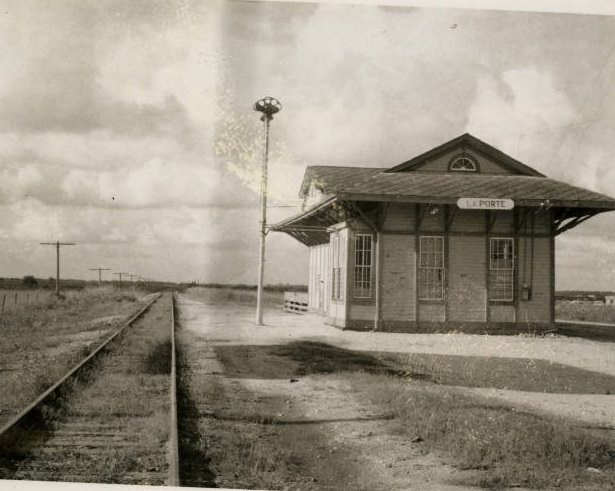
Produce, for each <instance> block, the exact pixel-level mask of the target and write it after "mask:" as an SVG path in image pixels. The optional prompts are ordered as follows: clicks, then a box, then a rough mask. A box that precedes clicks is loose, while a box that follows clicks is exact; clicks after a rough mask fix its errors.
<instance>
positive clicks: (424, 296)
mask: <svg viewBox="0 0 615 491" xmlns="http://www.w3.org/2000/svg"><path fill="white" fill-rule="evenodd" d="M427 240H432V241H433V243H434V247H433V251H431V250H429V251H425V248H426V245H424V244H423V243H424V242H427ZM436 242H440V251H439V252H438V248H437V247H436V245H435V244H436ZM438 255H439V256H440V261H439V263H440V265H439V266H438ZM424 259H426V260H424ZM425 263H427V264H425ZM445 274H446V271H445V268H444V236H442V235H421V236H419V271H418V286H419V300H428V301H442V300H444V275H445ZM424 278H426V281H424ZM430 280H431V281H430ZM438 284H439V285H440V288H439V289H438ZM432 293H433V294H432Z"/></svg>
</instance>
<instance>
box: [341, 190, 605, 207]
mask: <svg viewBox="0 0 615 491" xmlns="http://www.w3.org/2000/svg"><path fill="white" fill-rule="evenodd" d="M337 197H338V198H339V200H340V201H386V202H394V203H427V204H443V205H453V204H454V205H456V204H457V200H458V199H459V198H457V197H453V196H446V197H444V196H410V195H399V194H398V195H395V194H367V193H338V194H337ZM509 199H511V200H513V201H514V203H515V206H527V207H536V208H544V207H545V206H548V207H549V208H582V209H598V210H600V211H610V210H615V204H614V203H613V202H612V201H593V200H592V201H585V200H544V199H543V200H539V199H519V198H509Z"/></svg>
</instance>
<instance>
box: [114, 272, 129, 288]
mask: <svg viewBox="0 0 615 491" xmlns="http://www.w3.org/2000/svg"><path fill="white" fill-rule="evenodd" d="M113 274H116V275H118V276H119V278H120V288H122V275H127V274H130V273H128V272H126V271H118V272H117V273H113Z"/></svg>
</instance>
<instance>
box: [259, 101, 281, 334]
mask: <svg viewBox="0 0 615 491" xmlns="http://www.w3.org/2000/svg"><path fill="white" fill-rule="evenodd" d="M252 109H254V110H255V111H257V112H259V113H263V115H262V116H261V121H262V122H263V130H264V135H263V136H264V140H265V141H264V145H263V163H262V167H261V220H260V255H259V258H258V286H257V289H256V324H258V325H259V326H262V325H263V279H264V276H265V235H266V234H267V160H268V159H269V123H270V122H271V120H272V119H273V115H274V114H275V113H277V112H279V111H280V109H282V104H280V101H278V100H277V99H274V98H273V97H265V98H263V99H260V100H259V101H256V102H255V103H254V105H253V106H252Z"/></svg>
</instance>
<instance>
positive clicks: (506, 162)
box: [386, 133, 545, 177]
mask: <svg viewBox="0 0 615 491" xmlns="http://www.w3.org/2000/svg"><path fill="white" fill-rule="evenodd" d="M458 146H462V147H467V148H472V149H474V150H476V151H478V152H480V153H482V154H484V155H487V156H489V157H491V158H492V159H494V160H496V161H497V162H498V163H499V164H500V165H503V166H504V167H506V168H507V169H509V170H510V171H511V172H513V173H514V174H521V175H525V176H536V177H545V175H544V174H541V173H540V172H538V171H537V170H536V169H532V168H531V167H529V166H527V165H525V164H522V163H521V162H519V161H518V160H515V159H513V158H512V157H510V156H508V155H506V154H505V153H504V152H502V151H500V150H498V149H497V148H495V147H493V146H491V145H489V144H488V143H485V142H484V141H482V140H479V139H478V138H476V137H475V136H472V135H470V134H469V133H464V134H463V135H461V136H458V137H457V138H454V139H452V140H450V141H448V142H446V143H444V144H442V145H439V146H437V147H435V148H432V149H431V150H429V151H427V152H425V153H422V154H421V155H419V156H417V157H414V158H413V159H411V160H408V161H407V162H404V163H403V164H399V165H396V166H395V167H391V168H390V169H388V170H386V172H408V171H414V170H418V169H419V168H420V167H421V166H423V165H425V164H426V163H427V161H428V160H430V159H433V158H436V157H438V156H440V155H442V154H444V153H447V152H449V151H450V150H453V149H454V148H455V147H458Z"/></svg>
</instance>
